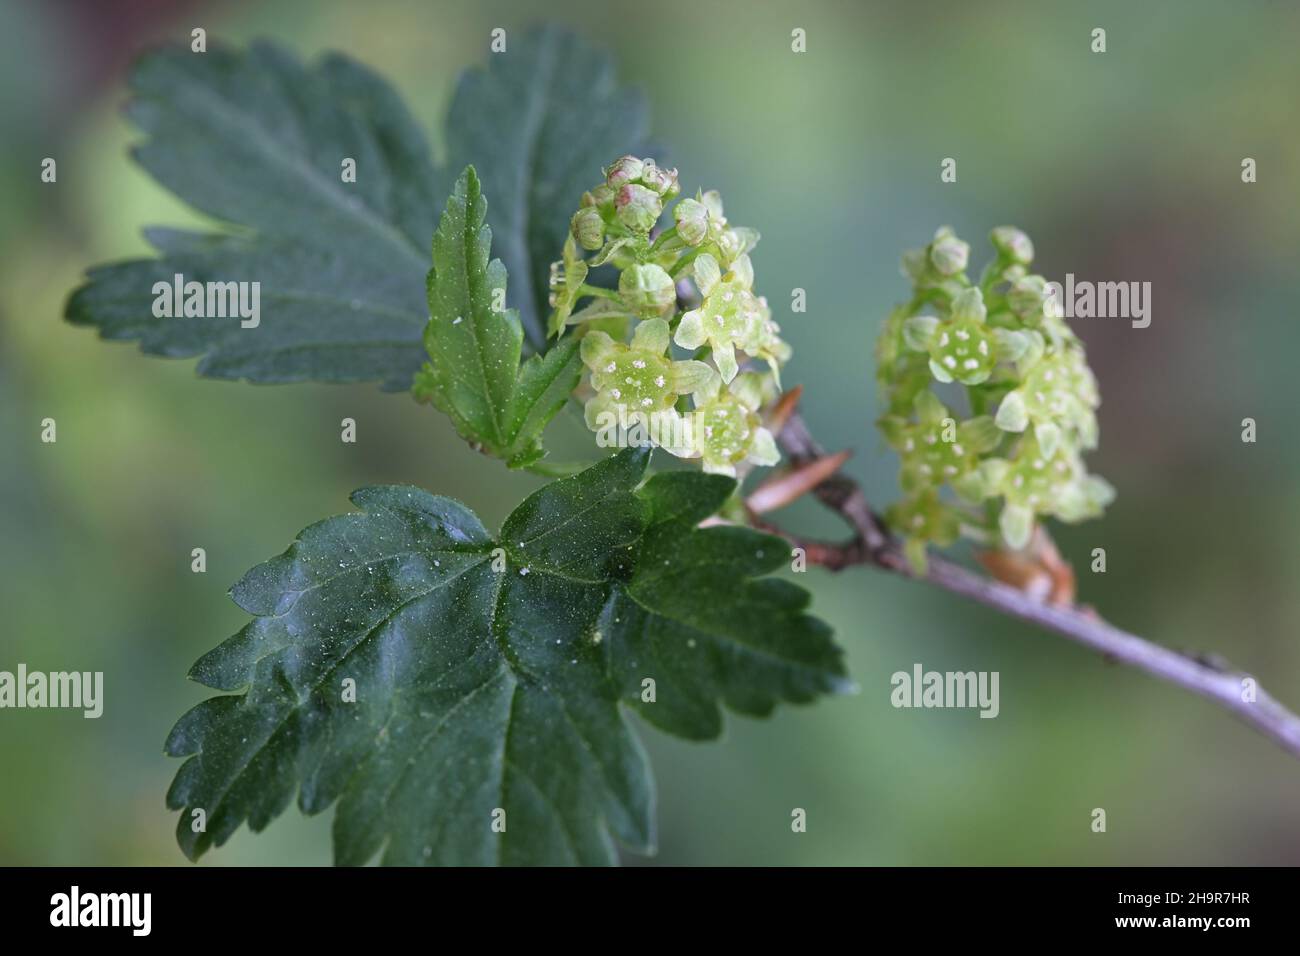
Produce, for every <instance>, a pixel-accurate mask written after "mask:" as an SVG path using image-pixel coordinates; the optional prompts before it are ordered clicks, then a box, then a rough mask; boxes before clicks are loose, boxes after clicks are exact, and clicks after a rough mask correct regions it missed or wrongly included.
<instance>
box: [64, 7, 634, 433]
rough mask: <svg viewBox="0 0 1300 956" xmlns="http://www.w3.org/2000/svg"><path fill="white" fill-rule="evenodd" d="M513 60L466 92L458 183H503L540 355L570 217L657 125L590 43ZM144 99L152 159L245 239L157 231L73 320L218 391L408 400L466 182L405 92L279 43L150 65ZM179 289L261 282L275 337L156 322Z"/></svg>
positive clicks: (459, 100)
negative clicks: (193, 373)
mask: <svg viewBox="0 0 1300 956" xmlns="http://www.w3.org/2000/svg"><path fill="white" fill-rule="evenodd" d="M510 43H511V46H510V49H509V52H508V53H506V54H497V55H495V56H493V57H492V58H491V59H492V67H491V68H490V69H489V70H486V71H475V72H472V73H469V74H467V75H466V76H465V77H464V78H463V79H462V81H461V83H460V85H459V87H458V90H457V92H456V95H455V97H454V100H453V103H452V106H451V115H450V118H449V123H448V141H449V144H450V147H451V151H452V155H453V159H454V160H455V162H456V168H460V167H461V166H464V165H467V164H468V163H471V162H476V163H478V164H479V168H480V169H482V170H483V171H484V182H485V185H486V187H487V189H486V191H487V195H489V196H491V197H492V198H493V206H494V211H493V217H494V218H493V220H492V221H493V225H494V226H495V228H496V232H497V236H498V241H499V242H500V243H502V246H503V250H504V251H503V259H504V261H505V263H506V265H507V266H508V267H509V268H510V270H511V271H512V272H513V273H514V275H515V276H516V281H517V283H518V292H517V298H518V299H519V301H518V303H517V304H518V306H519V308H520V311H521V315H522V321H523V325H524V328H525V330H526V332H527V335H528V337H529V339H530V342H531V343H532V345H533V347H534V348H535V349H538V350H540V349H541V348H543V347H544V326H545V314H546V296H547V291H548V289H547V270H548V266H549V263H550V261H551V260H552V259H556V258H558V257H559V256H560V252H561V248H562V246H563V241H564V231H565V229H566V228H567V225H568V221H569V215H570V213H571V212H572V210H571V209H569V208H568V207H570V206H574V205H576V203H577V201H578V198H579V197H580V196H581V194H582V191H583V190H584V189H585V188H587V187H588V186H589V185H590V183H591V181H592V180H593V178H594V177H598V175H599V167H600V165H601V164H602V163H607V162H609V160H610V159H611V158H613V157H614V156H617V155H618V154H619V153H620V152H623V151H626V150H628V149H631V148H632V147H633V146H635V145H636V144H637V142H638V141H639V139H640V138H641V136H642V134H643V132H644V128H645V123H646V119H645V109H644V106H643V104H642V103H641V101H640V100H639V98H637V97H635V96H633V95H631V94H629V93H627V92H625V91H623V90H620V89H618V88H617V87H616V86H615V84H614V80H613V72H612V67H611V65H610V63H609V60H608V59H607V58H606V57H605V56H604V55H603V54H601V53H599V52H597V51H595V50H593V49H592V48H591V47H589V46H587V45H586V44H585V43H584V42H583V41H581V40H579V39H577V38H576V37H573V36H571V35H569V34H567V33H564V32H563V31H559V30H556V29H551V28H548V29H542V30H538V31H534V32H531V33H528V34H526V35H522V36H520V37H513V36H512V37H511V39H510ZM131 89H132V94H133V99H132V101H131V104H130V108H129V113H130V116H131V118H132V120H133V121H134V122H135V124H136V125H137V126H138V127H140V129H141V130H143V131H144V133H145V134H146V136H147V138H146V140H145V141H144V142H143V143H142V144H141V145H140V146H138V147H137V148H136V150H135V155H136V158H137V159H138V160H139V161H140V163H141V164H142V165H143V166H144V167H145V168H146V169H147V170H148V171H149V172H150V173H151V174H152V175H153V176H154V177H155V178H156V179H157V180H158V181H159V182H160V183H161V184H162V185H164V186H166V187H167V188H169V189H170V190H172V191H173V192H174V193H176V194H177V195H178V196H179V197H180V198H181V199H183V200H185V201H186V202H188V203H190V204H191V205H193V206H194V207H195V208H197V209H199V210H201V211H203V212H206V213H209V214H211V215H212V216H214V217H216V218H217V219H219V220H221V221H223V222H224V223H227V224H230V225H231V226H234V227H236V228H235V229H234V230H233V231H232V234H210V235H192V234H183V233H177V232H174V231H169V230H153V231H151V232H150V233H149V238H150V241H151V242H152V244H153V245H154V247H155V248H156V249H157V250H158V252H159V253H160V257H159V258H155V259H144V260H135V261H130V262H124V263H117V264H112V265H107V266H100V267H98V268H95V269H92V270H91V271H90V272H89V274H88V281H87V282H86V284H85V285H83V286H82V287H81V288H80V289H78V290H77V291H76V292H74V293H73V295H72V297H71V298H70V299H69V301H68V304H67V308H66V316H67V318H68V320H69V321H71V322H74V323H76V324H79V325H89V326H93V327H96V328H98V329H99V331H100V334H101V335H102V336H103V337H104V338H106V339H113V340H138V341H139V342H140V344H141V348H142V349H143V350H144V351H146V352H148V353H151V354H155V355H163V356H168V357H178V358H179V357H191V356H199V357H200V358H199V364H198V371H199V373H200V374H203V375H208V376H212V377H216V378H244V379H248V380H250V381H255V382H294V381H304V380H316V381H327V382H352V381H371V380H378V381H380V382H381V383H382V384H383V386H384V387H385V388H388V389H406V388H409V387H410V385H411V381H412V377H413V376H414V374H415V372H416V370H417V369H418V368H419V367H420V364H421V363H422V362H423V361H424V357H425V356H424V351H423V349H422V348H421V344H420V337H421V333H422V332H423V330H424V325H425V322H426V320H427V318H428V314H427V311H426V308H427V305H426V299H425V290H424V277H425V274H426V273H427V272H428V269H429V246H428V243H429V237H430V236H431V235H432V234H433V230H434V227H435V226H436V221H437V212H438V206H437V204H438V203H439V202H440V201H441V199H442V197H443V196H444V195H445V193H446V185H445V183H446V181H447V180H448V179H449V177H446V176H444V175H443V174H442V173H441V172H440V171H439V170H437V169H435V168H434V166H433V164H432V162H431V159H430V155H429V149H428V146H427V144H426V142H425V138H424V136H423V134H422V133H421V131H420V129H419V127H418V126H417V125H416V123H415V122H414V121H413V120H412V118H411V117H410V115H409V114H408V113H407V111H406V109H405V107H404V106H403V105H402V103H401V101H400V99H399V97H398V96H397V94H396V93H395V92H394V90H393V89H392V88H391V87H390V86H389V85H388V84H387V83H386V82H385V81H383V80H381V79H380V78H379V77H377V76H376V75H375V74H373V73H372V72H370V71H369V70H368V69H366V68H365V67H363V66H361V65H359V64H357V63H355V62H354V61H352V60H349V59H347V58H346V57H343V56H340V55H337V54H333V55H329V56H327V57H325V58H324V59H322V60H321V61H319V62H318V63H316V64H315V65H313V66H312V67H310V68H307V67H304V66H303V65H301V64H300V63H299V62H298V60H297V59H296V58H294V57H293V56H292V55H291V54H289V53H288V52H286V51H285V50H283V49H281V48H279V47H277V46H274V45H271V44H267V43H256V44H253V45H252V46H251V47H250V48H249V49H248V50H247V51H232V50H227V49H221V48H215V47H214V48H210V49H209V50H208V52H207V53H205V54H203V55H196V54H193V53H191V52H190V51H189V50H187V49H172V50H165V51H159V52H156V53H153V54H150V55H148V56H146V57H144V58H143V59H142V60H141V61H140V63H139V64H138V66H137V67H136V69H135V71H134V73H133V74H132V77H131ZM345 157H348V158H352V159H354V160H356V164H357V177H356V182H355V183H345V182H343V181H342V178H341V175H340V173H341V163H342V161H343V159H344V158H345ZM498 194H499V198H498ZM178 273H179V274H181V275H183V276H184V277H185V279H186V280H190V281H198V282H205V283H206V282H226V281H245V282H253V281H257V282H260V283H261V289H260V293H261V309H260V311H261V316H260V319H261V321H260V324H259V325H258V326H257V327H256V328H241V327H240V324H239V322H238V320H237V319H232V318H197V317H194V318H158V317H155V316H154V315H153V308H152V307H153V302H154V293H153V291H152V290H153V284H154V283H155V282H158V281H166V282H170V281H171V280H172V278H173V276H174V275H176V274H178ZM521 414H527V412H526V410H525V411H521Z"/></svg>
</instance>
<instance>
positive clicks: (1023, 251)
mask: <svg viewBox="0 0 1300 956" xmlns="http://www.w3.org/2000/svg"><path fill="white" fill-rule="evenodd" d="M990 238H991V239H992V240H993V246H994V248H996V249H997V250H998V252H1000V253H1002V254H1003V255H1004V256H1006V257H1007V258H1008V259H1010V260H1011V261H1012V262H1018V263H1020V264H1021V265H1025V266H1027V265H1029V263H1031V262H1033V261H1034V244H1033V243H1032V242H1030V241H1029V237H1028V236H1027V235H1025V234H1024V233H1023V232H1021V231H1020V230H1019V229H1017V228H1016V227H1015V226H998V227H997V228H996V229H994V230H993V233H992V235H991V236H990Z"/></svg>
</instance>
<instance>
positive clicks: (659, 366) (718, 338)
mask: <svg viewBox="0 0 1300 956" xmlns="http://www.w3.org/2000/svg"><path fill="white" fill-rule="evenodd" d="M604 172H605V181H604V182H602V183H600V184H599V185H597V186H595V187H593V188H592V189H591V190H590V191H588V192H587V193H585V194H583V197H582V204H581V206H580V207H579V209H578V211H577V212H575V213H574V214H573V218H572V220H571V222H570V230H569V231H570V236H569V238H568V240H567V241H566V242H565V245H564V258H563V259H562V260H560V261H559V262H556V263H554V264H553V265H552V267H551V306H552V309H553V311H552V313H551V318H550V332H551V334H553V335H560V334H562V333H563V332H564V329H565V327H566V326H568V325H575V326H577V327H578V332H577V334H580V335H582V345H581V356H582V361H583V363H584V364H585V365H586V366H587V369H588V372H589V384H590V389H591V393H592V394H591V397H590V398H589V399H588V401H587V403H586V421H587V424H588V426H589V427H590V428H591V429H592V430H593V431H596V432H598V433H602V434H604V433H607V430H613V429H619V430H622V431H623V432H628V431H630V430H631V429H633V428H639V429H640V430H641V432H642V433H643V435H644V437H645V439H646V440H648V441H649V442H651V443H653V444H655V445H658V446H660V447H662V448H664V449H665V450H667V451H669V452H671V453H672V454H674V455H677V456H679V457H683V458H699V459H701V460H702V462H703V465H704V470H705V471H710V472H718V473H722V474H729V475H736V474H737V473H738V471H744V470H746V469H748V468H751V467H752V466H754V465H774V464H776V462H777V461H778V460H779V458H780V456H779V454H778V453H777V450H776V442H775V441H774V440H773V436H772V434H771V432H770V431H769V430H768V429H767V428H765V427H764V426H763V421H762V418H761V416H760V414H759V412H760V409H762V408H763V406H764V405H765V404H767V403H769V402H770V401H771V400H772V399H773V398H774V397H775V395H776V393H777V392H778V391H779V390H780V369H781V366H782V364H783V363H784V362H785V361H786V360H788V359H789V357H790V347H789V346H788V345H787V344H786V343H785V342H784V341H782V339H781V337H780V329H779V328H778V327H777V325H776V323H775V322H773V321H772V314H771V310H770V309H769V308H768V305H767V300H766V299H764V298H763V297H762V296H760V295H757V294H755V292H754V268H753V264H752V263H751V262H750V259H749V252H750V251H751V250H752V249H753V248H754V245H755V244H756V243H757V242H758V233H757V232H756V231H755V230H753V229H747V228H744V227H740V226H733V225H731V224H730V223H729V222H728V221H727V218H726V216H725V215H723V211H722V200H721V198H720V197H719V196H718V194H717V193H716V192H700V193H696V195H695V197H694V198H689V197H686V198H682V199H680V200H678V201H677V202H676V204H675V205H674V206H673V207H672V210H671V217H672V225H670V226H668V227H667V228H664V229H662V230H659V228H658V225H659V221H660V219H661V218H663V216H664V212H665V207H666V205H667V204H668V203H669V202H671V201H672V200H673V199H675V198H676V197H677V195H678V193H679V192H680V187H679V186H678V183H677V170H675V169H664V168H662V167H660V166H658V165H657V164H656V163H655V161H654V160H653V159H638V158H637V157H635V156H624V157H623V158H621V159H619V160H617V161H615V162H614V163H613V164H612V165H610V166H608V167H607V168H606V169H605V171H604ZM606 265H608V266H611V267H612V268H613V269H615V270H617V272H618V281H617V284H616V287H606V286H600V285H596V284H594V283H593V282H592V281H589V280H591V279H592V270H594V269H597V268H599V267H601V266H606ZM584 299H585V300H588V301H587V302H586V304H585V305H583V306H582V307H581V308H579V303H580V302H582V300H584ZM679 299H681V300H686V301H687V302H688V304H693V305H694V307H692V308H679V305H678V303H679ZM674 344H675V345H676V346H677V347H678V348H679V349H680V350H682V353H683V356H684V357H683V358H680V359H678V358H674V357H673V353H672V346H673V345H674ZM685 356H689V357H685ZM750 359H753V360H755V361H756V362H757V363H759V365H758V367H757V368H756V369H751V370H749V371H744V372H742V370H741V369H742V365H743V364H745V363H747V362H748V360H750Z"/></svg>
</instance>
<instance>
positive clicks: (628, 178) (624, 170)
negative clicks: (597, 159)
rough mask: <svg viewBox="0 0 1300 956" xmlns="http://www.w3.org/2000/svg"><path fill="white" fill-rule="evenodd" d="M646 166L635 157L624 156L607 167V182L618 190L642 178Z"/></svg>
mask: <svg viewBox="0 0 1300 956" xmlns="http://www.w3.org/2000/svg"><path fill="white" fill-rule="evenodd" d="M644 168H645V164H644V163H642V162H641V160H639V159H637V158H636V157H635V156H624V157H622V158H620V159H616V160H614V162H613V163H611V164H610V165H609V166H606V167H605V182H607V183H608V184H609V185H610V186H612V187H613V188H615V189H617V188H618V187H619V186H623V185H625V184H627V183H630V182H633V181H635V180H638V179H640V178H641V171H642V170H643V169H644Z"/></svg>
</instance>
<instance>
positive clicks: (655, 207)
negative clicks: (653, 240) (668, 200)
mask: <svg viewBox="0 0 1300 956" xmlns="http://www.w3.org/2000/svg"><path fill="white" fill-rule="evenodd" d="M663 211H664V204H663V200H661V199H660V198H659V196H658V195H657V194H655V193H654V192H653V191H652V190H650V189H647V188H646V187H645V186H641V185H638V184H637V183H628V184H627V185H626V186H623V187H621V188H620V189H619V191H618V196H617V198H615V200H614V213H615V215H617V216H618V218H619V221H620V222H622V223H623V225H625V226H627V228H629V229H631V230H632V231H633V232H641V233H647V232H649V231H650V230H651V229H653V228H654V225H655V223H656V222H658V221H659V216H660V214H661V213H663Z"/></svg>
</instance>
